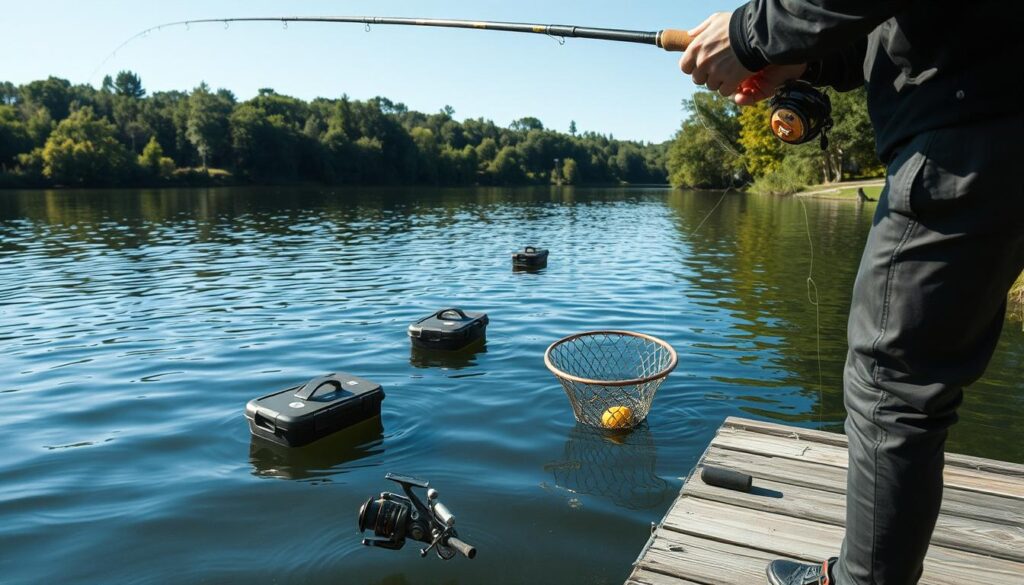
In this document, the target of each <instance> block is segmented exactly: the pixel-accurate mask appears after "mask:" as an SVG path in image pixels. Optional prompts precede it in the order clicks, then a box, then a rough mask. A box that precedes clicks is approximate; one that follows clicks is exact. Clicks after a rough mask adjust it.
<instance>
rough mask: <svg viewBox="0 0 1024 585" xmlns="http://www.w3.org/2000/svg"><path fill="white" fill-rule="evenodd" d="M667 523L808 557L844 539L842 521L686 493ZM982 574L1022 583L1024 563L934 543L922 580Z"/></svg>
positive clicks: (834, 548) (815, 558)
mask: <svg viewBox="0 0 1024 585" xmlns="http://www.w3.org/2000/svg"><path fill="white" fill-rule="evenodd" d="M664 526H665V527H666V528H668V529H669V530H674V531H677V532H682V533H684V534H691V535H701V536H703V537H705V538H710V539H714V540H719V541H722V542H727V543H730V544H734V545H737V546H741V547H746V548H751V549H756V550H760V551H764V552H769V553H776V554H777V555H779V556H782V557H794V558H799V559H803V560H805V561H808V562H820V561H821V559H824V558H828V557H829V556H834V555H835V554H836V553H837V552H838V551H839V546H840V544H842V540H843V528H842V527H841V526H833V525H830V524H819V523H816V522H811V521H807V520H802V519H799V518H792V517H789V516H782V515H778V514H772V513H769V512H763V511H760V510H748V509H743V508H736V507H734V506H729V505H725V504H720V503H718V502H709V501H706V500H700V499H698V498H692V497H690V498H683V499H681V500H680V501H679V503H678V505H676V506H674V507H673V508H672V510H670V511H669V515H668V516H667V517H666V518H665V524H664ZM652 548H653V547H652ZM730 562H731V561H730ZM762 570H763V567H762ZM979 575H984V576H985V579H986V581H985V582H986V584H990V585H1020V578H1021V575H1024V564H1022V563H1018V562H1014V561H1008V560H1004V559H996V558H993V557H985V556H982V555H977V554H973V553H968V552H964V551H960V550H952V549H948V548H945V547H941V546H935V545H933V546H932V547H931V548H929V550H928V556H927V557H926V558H925V574H924V576H923V577H922V578H921V583H922V584H929V583H934V584H936V585H963V584H964V583H971V582H977V579H978V576H979Z"/></svg>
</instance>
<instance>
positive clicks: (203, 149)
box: [185, 82, 231, 169]
mask: <svg viewBox="0 0 1024 585" xmlns="http://www.w3.org/2000/svg"><path fill="white" fill-rule="evenodd" d="M230 114H231V103H230V102H229V101H228V99H227V98H226V96H223V95H217V94H213V93H211V92H210V87H209V86H208V85H206V83H205V82H204V83H200V84H199V86H198V87H196V88H195V89H194V90H193V91H192V95H190V96H189V98H188V118H187V128H186V131H185V136H186V137H187V138H188V141H189V142H190V143H191V144H192V146H194V147H195V149H196V151H197V152H198V153H199V158H200V160H201V161H202V164H203V169H206V168H207V167H208V165H209V163H210V161H211V159H213V158H214V157H215V156H217V155H219V154H223V153H225V152H226V151H227V147H228V141H229V137H230V135H231V134H230V126H229V116H230Z"/></svg>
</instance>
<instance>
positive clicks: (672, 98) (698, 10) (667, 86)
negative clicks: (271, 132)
mask: <svg viewBox="0 0 1024 585" xmlns="http://www.w3.org/2000/svg"><path fill="white" fill-rule="evenodd" d="M740 3H741V2H740V0H726V1H719V0H702V1H700V2H694V1H685V0H675V1H671V0H652V1H647V2H625V1H623V0H615V1H612V0H596V1H589V2H584V1H578V0H544V1H542V0H515V1H509V0H474V1H469V0H437V1H426V0H419V1H416V0H374V1H368V0H348V1H345V0H316V1H302V0H293V1H290V2H281V1H278V2H270V1H266V0H249V1H245V2H243V1H216V0H206V1H198V0H182V1H175V2H167V1H165V2H155V1H139V0H135V1H128V0H96V1H90V2H84V1H82V0H59V1H58V0H37V1H33V2H23V1H19V2H10V3H6V2H5V6H4V14H5V18H4V21H5V22H4V32H3V39H2V41H0V47H2V51H0V54H2V55H3V57H0V80H7V81H11V82H14V83H16V84H17V83H24V82H27V81H31V80H33V79H40V78H45V77H47V76H48V75H57V76H59V77H64V78H67V79H70V80H71V81H72V82H74V83H85V82H91V83H92V84H94V85H98V84H99V83H100V81H101V79H102V77H103V75H104V74H107V73H110V74H113V73H116V72H117V71H118V70H120V69H131V70H133V71H135V72H137V73H138V74H139V75H140V76H141V77H142V80H143V84H144V85H145V87H146V88H147V89H148V90H149V91H154V90H167V89H190V88H192V87H194V86H195V85H197V84H198V83H199V82H200V81H204V80H205V81H207V82H208V83H210V85H212V86H214V87H224V88H227V89H230V90H232V91H234V92H235V94H236V95H237V96H238V97H239V98H241V99H247V98H249V97H252V96H253V95H255V93H256V91H257V90H258V89H259V88H261V87H272V88H274V89H275V90H277V91H278V92H281V93H284V94H288V95H294V96H297V97H301V98H304V99H311V98H313V97H317V96H324V97H337V96H340V95H341V94H345V93H347V94H348V95H350V96H352V97H354V98H359V99H364V98H368V97H372V96H375V95H382V96H386V97H388V98H391V99H393V100H395V101H400V102H404V103H405V104H406V105H408V106H409V107H410V108H413V109H417V110H422V111H427V112H431V111H436V110H439V109H441V108H442V107H444V106H445V105H446V104H448V105H451V106H452V107H454V108H455V111H456V114H455V115H456V117H457V118H459V119H462V118H466V117H478V116H483V117H485V118H490V119H493V120H494V121H495V122H497V123H499V124H502V125H507V124H508V123H509V122H511V121H512V120H514V119H516V118H520V117H523V116H527V115H532V116H536V117H538V118H540V119H541V120H542V121H543V122H544V123H545V125H547V126H548V127H552V128H556V129H560V130H566V129H567V128H568V126H569V121H570V120H575V121H576V123H577V126H578V127H579V128H580V130H581V131H582V130H593V131H597V132H602V133H611V134H614V135H615V136H616V137H617V138H628V139H636V140H648V141H656V142H660V141H662V140H666V139H668V138H670V137H671V136H672V135H673V134H674V132H675V130H676V128H677V127H678V126H679V123H680V121H681V119H682V111H681V108H680V100H681V99H682V98H684V97H686V96H688V95H690V94H691V93H692V92H693V90H694V86H693V84H692V83H691V82H690V81H689V79H687V78H685V77H684V76H683V75H682V74H681V73H679V70H678V69H677V68H676V61H677V59H678V56H676V55H671V54H668V53H665V52H664V51H661V50H660V49H657V48H654V47H647V46H643V45H629V44H618V43H602V42H597V41H587V40H582V39H575V40H574V39H569V40H568V41H567V42H566V44H565V46H559V45H558V44H557V43H556V42H555V41H554V40H552V39H547V38H544V37H543V36H535V35H516V34H510V33H497V32H477V31H453V30H443V29H441V30H439V29H421V28H406V27H402V28H398V27H385V26H379V27H375V28H374V30H373V31H372V32H370V33H366V32H364V31H363V30H362V27H360V26H359V25H326V24H324V25H321V24H292V25H291V26H290V27H289V28H288V29H287V30H285V29H284V28H283V27H282V26H281V25H280V24H236V25H232V26H231V27H230V28H229V29H228V30H224V27H223V26H222V25H204V26H192V27H191V28H190V29H189V30H186V29H184V28H172V29H164V30H163V31H160V32H156V33H153V34H152V35H150V36H148V37H146V38H143V39H140V40H138V41H136V42H134V43H132V44H130V45H128V46H127V47H125V48H123V49H121V50H120V51H118V53H117V55H116V56H115V57H114V58H112V59H111V60H110V61H108V62H107V63H106V65H104V67H103V68H102V69H101V70H100V71H99V72H97V73H96V75H95V77H90V76H91V74H92V73H93V71H94V70H95V69H96V67H97V65H99V64H100V62H102V61H103V59H104V58H105V57H106V56H107V55H108V54H109V53H110V52H111V51H112V50H113V49H114V48H115V47H117V45H119V44H120V43H121V42H122V41H123V40H124V39H126V38H127V37H130V36H131V35H132V34H134V33H136V32H138V31H140V30H142V29H145V28H148V27H150V26H153V25H156V24H160V23H163V22H167V21H174V20H187V19H197V18H217V17H226V16H280V15H346V16H347V15H357V16H363V15H367V16H411V17H441V18H467V19H474V20H478V19H479V20H507V21H523V22H538V23H542V24H575V25H583V26H607V27H613V28H635V29H639V30H658V29H662V28H690V27H693V26H696V25H697V24H699V23H700V22H701V21H702V20H703V19H704V18H705V17H706V16H707V15H708V14H710V13H712V12H716V11H723V10H732V9H733V8H734V7H736V6H737V5H739V4H740Z"/></svg>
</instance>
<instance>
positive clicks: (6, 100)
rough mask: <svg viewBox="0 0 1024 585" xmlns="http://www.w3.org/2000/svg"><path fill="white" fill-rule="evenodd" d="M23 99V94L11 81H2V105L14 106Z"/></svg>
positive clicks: (0, 91) (0, 95)
mask: <svg viewBox="0 0 1024 585" xmlns="http://www.w3.org/2000/svg"><path fill="white" fill-rule="evenodd" d="M19 99H21V92H19V91H18V88H17V87H15V85H14V84H13V83H11V82H10V81H0V105H9V106H13V105H14V104H16V103H18V100H19Z"/></svg>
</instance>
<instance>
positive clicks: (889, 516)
mask: <svg viewBox="0 0 1024 585" xmlns="http://www.w3.org/2000/svg"><path fill="white" fill-rule="evenodd" d="M1022 136H1024V117H1021V116H1014V117H1011V118H1004V119H1001V120H990V121H985V122H981V123H975V124H971V125H964V126H958V127H953V128H944V129H940V130H936V131H931V132H927V133H925V134H922V135H920V136H918V137H916V138H914V139H913V140H911V141H909V142H908V143H907V144H906V145H905V147H904V148H902V149H901V150H900V151H899V153H898V154H897V156H896V157H895V159H894V160H893V161H892V163H891V164H890V165H889V171H888V177H887V181H886V187H885V190H884V192H883V193H882V196H881V197H880V198H879V203H878V209H877V212H876V213H875V217H874V225H873V226H872V228H871V232H870V234H869V236H868V241H867V244H866V245H865V248H864V255H863V257H862V258H861V264H860V270H859V272H858V274H857V281H856V284H855V285H854V291H853V303H852V306H851V308H850V321H849V329H848V337H849V347H850V349H849V354H848V356H847V361H846V370H845V374H844V376H845V381H844V385H845V388H844V389H845V402H846V409H847V419H846V434H847V435H848V436H849V439H850V471H849V479H848V482H847V504H846V538H845V540H844V542H843V547H842V552H841V554H840V561H839V564H838V566H837V573H836V581H837V583H838V585H869V584H870V585H910V584H913V583H916V582H917V581H918V579H919V578H920V576H921V571H922V562H923V560H924V556H925V552H926V551H927V549H928V542H929V540H930V539H931V534H932V530H933V529H934V528H935V520H936V518H937V516H938V514H939V507H940V505H941V503H942V470H943V459H944V456H943V452H944V450H943V449H944V444H945V441H946V435H947V431H948V429H949V427H950V426H951V425H952V424H953V423H955V422H956V420H957V414H956V411H957V407H958V406H959V405H960V402H961V400H962V398H963V389H964V387H965V386H968V385H969V384H971V383H973V382H974V381H976V380H977V379H978V378H979V377H981V375H982V373H984V371H985V368H986V366H987V365H988V362H989V359H990V358H991V357H992V352H993V350H994V348H995V345H996V342H997V341H998V339H999V335H1000V332H1001V330H1002V325H1003V320H1004V315H1005V312H1006V294H1007V292H1008V291H1009V288H1010V286H1011V285H1012V284H1013V282H1014V280H1015V279H1016V278H1017V275H1018V274H1019V273H1020V272H1021V270H1022V269H1024V148H1022V147H1021V140H1022ZM983 580H984V578H983V576H980V575H979V582H981V581H983Z"/></svg>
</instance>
